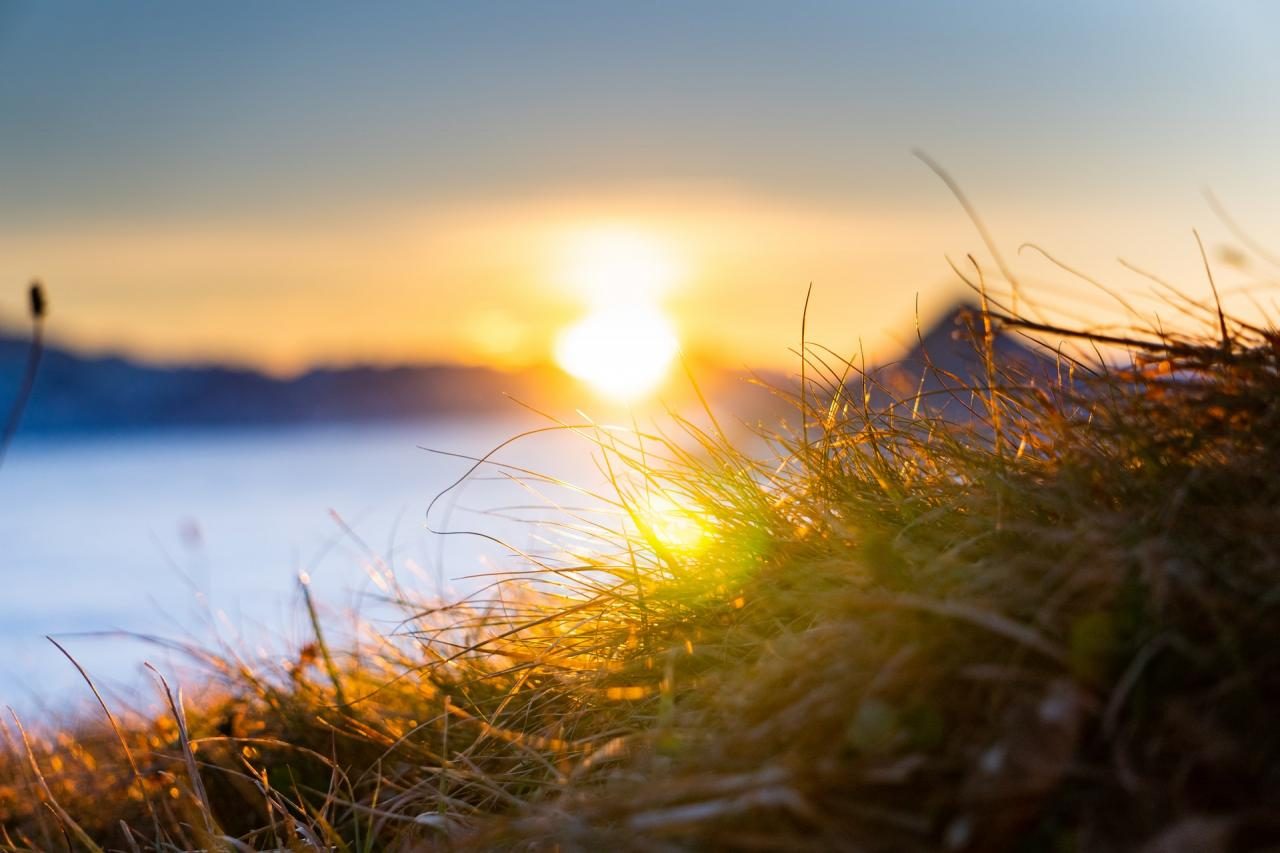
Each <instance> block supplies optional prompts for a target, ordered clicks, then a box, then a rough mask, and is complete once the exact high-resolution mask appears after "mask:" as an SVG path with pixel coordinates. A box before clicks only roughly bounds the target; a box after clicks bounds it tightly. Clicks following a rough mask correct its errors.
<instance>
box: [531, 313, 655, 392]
mask: <svg viewBox="0 0 1280 853" xmlns="http://www.w3.org/2000/svg"><path fill="white" fill-rule="evenodd" d="M678 351H679V343H678V341H677V340H676V334H675V330H674V329H673V328H672V327H671V323H670V322H669V321H668V320H667V318H666V317H664V316H662V314H661V312H659V311H658V310H657V309H656V308H654V307H652V306H645V305H615V306H611V307H603V308H597V309H596V310H594V311H592V312H591V313H590V314H588V315H587V316H586V317H584V318H583V319H582V320H581V321H580V322H578V323H577V324H575V325H573V326H570V327H569V328H568V329H566V330H565V331H564V332H562V333H561V335H560V337H559V339H558V340H557V341H556V362H557V363H558V364H559V365H560V366H561V367H562V368H564V370H565V372H567V373H569V374H571V375H572V376H576V377H577V378H579V379H581V380H583V381H584V382H586V383H588V384H589V385H591V387H592V388H594V389H595V390H596V391H597V392H598V393H600V394H601V395H602V396H605V397H608V398H610V399H612V400H617V401H619V402H624V403H629V402H633V401H635V400H637V399H640V398H642V397H644V396H646V395H647V394H649V393H651V392H652V391H653V390H654V389H655V388H657V387H658V385H659V384H661V382H662V380H663V379H664V378H665V377H666V375H667V371H668V370H669V369H670V367H671V362H672V360H673V359H674V358H675V356H676V353H677V352H678Z"/></svg>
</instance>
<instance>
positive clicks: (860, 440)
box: [0, 303, 1280, 851]
mask: <svg viewBox="0 0 1280 853" xmlns="http://www.w3.org/2000/svg"><path fill="white" fill-rule="evenodd" d="M984 304H985V303H984ZM1187 313H1188V314H1190V315H1197V316H1201V317H1203V318H1204V321H1205V323H1204V325H1203V327H1202V328H1200V329H1198V330H1194V329H1193V330H1192V331H1191V332H1190V333H1187V334H1174V333H1172V332H1165V331H1151V330H1149V331H1146V332H1143V331H1141V330H1136V331H1133V332H1132V333H1126V334H1113V333H1110V332H1109V333H1108V334H1106V335H1101V334H1092V333H1090V332H1089V331H1087V330H1083V331H1082V330H1072V329H1063V328H1056V327H1053V326H1049V325H1045V324H1042V323H1037V322H1032V321H1030V320H1027V319H1025V318H1022V317H1019V316H1016V315H1014V314H1012V313H1009V312H1002V311H1000V310H997V309H996V308H994V307H990V306H987V307H986V309H985V310H981V311H978V312H977V313H976V314H974V315H973V316H972V317H970V318H969V324H968V326H967V329H968V333H969V334H971V336H972V338H973V340H974V345H975V347H977V349H978V352H979V357H978V358H977V359H976V360H975V362H974V364H976V365H977V368H976V369H975V371H974V375H961V374H958V373H954V372H952V373H948V372H947V371H946V370H945V369H943V367H941V366H939V365H937V364H932V363H930V364H928V365H927V366H926V367H925V368H924V369H923V371H922V372H921V373H917V374H912V375H909V376H908V377H907V378H906V381H900V380H901V379H902V377H901V376H899V377H898V378H897V379H894V378H893V377H891V376H890V375H889V374H887V373H877V374H873V375H866V374H864V373H863V372H862V371H861V370H860V369H859V367H858V366H857V365H856V364H855V363H853V362H847V361H844V360H842V359H839V358H838V357H836V356H835V355H834V354H833V353H831V352H829V351H827V350H824V349H821V348H819V347H816V346H814V345H812V344H810V343H809V342H805V345H804V346H803V355H804V361H805V371H804V381H803V383H802V384H801V385H800V386H798V387H795V388H777V389H774V390H775V393H777V394H778V395H779V396H780V397H783V398H785V399H786V400H788V401H789V405H791V406H792V407H793V408H794V410H795V411H794V416H793V417H792V418H791V419H790V422H791V423H792V426H791V427H790V428H788V427H785V426H783V427H781V428H779V429H777V430H774V431H764V432H762V434H761V443H760V444H759V445H752V448H753V449H752V451H751V452H747V451H744V450H743V449H741V448H740V447H737V446H735V445H734V444H733V443H732V442H730V441H729V440H728V439H727V438H726V437H725V434H724V433H723V432H722V431H721V430H720V429H719V427H718V426H716V425H715V421H714V420H712V424H713V426H712V428H709V429H703V428H699V427H697V426H695V425H694V423H693V422H691V421H690V420H686V419H683V418H681V417H679V416H676V415H673V416H672V428H671V433H672V434H671V435H659V434H650V433H643V432H640V431H638V430H630V431H619V430H613V429H606V428H604V427H596V426H592V425H585V426H581V425H564V424H560V425H557V426H556V427H555V428H557V429H572V430H576V431H577V432H579V433H580V434H581V435H583V436H584V437H585V438H586V439H587V440H588V441H590V442H591V443H592V445H593V447H594V448H595V452H596V454H597V456H598V458H599V459H600V464H601V466H602V469H603V470H604V471H606V472H607V473H608V474H609V475H610V478H611V481H612V482H613V484H614V491H613V493H612V494H609V495H606V496H600V497H601V500H602V501H603V502H604V504H605V506H606V507H607V514H605V515H603V516H600V515H593V514H588V513H585V512H582V513H579V512H576V511H573V510H568V509H566V510H565V512H564V516H565V517H564V520H563V522H562V523H561V525H560V529H559V530H558V532H559V533H561V534H564V536H563V537H562V538H564V539H565V540H566V541H571V542H573V543H575V544H572V545H571V546H568V547H563V548H561V549H560V550H558V551H557V552H556V553H555V554H552V555H543V556H536V555H529V554H526V555H524V558H523V559H524V560H525V561H526V563H525V565H524V566H522V568H521V571H520V572H519V573H518V576H513V577H509V578H498V579H496V582H495V583H494V585H492V586H491V587H489V588H488V589H487V590H486V591H485V592H483V593H482V594H480V595H477V596H474V597H472V598H469V599H467V600H465V601H462V602H457V603H451V604H439V603H429V602H415V601H412V600H410V599H408V597H406V600H405V602H404V606H405V608H406V610H405V621H404V623H403V626H402V628H401V630H399V631H396V632H393V633H392V634H389V635H385V636H374V637H371V638H369V639H368V640H367V641H365V642H363V643H362V644H360V645H359V646H358V647H356V648H350V649H347V650H345V651H344V650H342V649H339V648H330V646H329V645H328V644H327V643H326V642H325V640H324V638H323V635H322V634H321V632H320V622H319V619H318V618H317V617H316V615H315V608H314V605H313V604H312V603H311V601H310V597H309V595H308V596H307V606H308V611H309V614H310V615H311V618H312V622H313V626H314V628H315V642H313V643H312V644H310V645H307V646H305V647H303V648H301V649H299V650H298V651H297V653H296V656H295V657H294V658H293V659H292V660H291V661H289V662H288V663H286V664H282V665H280V666H279V667H278V668H277V669H275V670H270V671H263V670H262V669H259V668H253V667H250V666H249V665H247V664H245V663H244V662H243V661H241V660H239V659H238V658H236V657H235V656H234V655H232V654H226V655H219V654H214V653H206V654H207V656H206V664H205V666H206V667H207V668H208V669H209V671H210V673H211V683H212V687H211V688H210V689H209V690H207V691H206V692H205V693H204V694H202V695H200V696H198V697H195V698H194V699H188V700H186V701H185V702H184V700H183V699H181V698H180V697H176V696H175V695H174V694H173V693H172V692H171V691H169V689H168V686H167V685H165V687H164V693H165V698H166V702H167V704H168V705H169V710H170V711H171V713H170V714H167V715H155V716H147V715H143V714H138V713H127V712H126V713H116V714H114V715H113V714H111V713H110V712H107V714H106V716H105V718H104V719H103V720H102V721H96V720H84V721H83V722H82V723H81V724H80V725H79V726H78V727H77V728H75V729H74V730H72V731H64V732H38V731H27V730H24V729H23V728H22V727H21V726H15V727H14V728H13V729H12V730H11V729H10V727H9V725H8V724H5V727H4V731H5V736H6V739H7V740H6V743H7V744H8V746H7V747H6V748H5V749H4V750H3V751H2V752H0V828H2V830H3V831H2V832H0V842H2V844H3V848H4V849H9V850H51V849H76V848H79V847H88V846H90V845H97V846H99V847H101V848H104V849H157V850H180V849H225V850H248V849H336V850H342V851H369V850H388V849H389V850H409V849H432V848H435V847H441V848H450V849H453V848H457V849H495V848H497V849H502V848H519V849H528V848H542V847H556V848H558V849H564V850H591V849H609V848H612V849H618V850H629V849H690V848H695V849H724V848H736V849H824V850H825V849H848V850H936V849H950V850H975V851H976V850H984V851H985V850H1000V849H1055V850H1074V849H1090V850H1106V849H1132V848H1135V847H1141V846H1142V845H1146V844H1149V845H1152V847H1151V849H1184V848H1183V847H1177V846H1176V845H1178V844H1182V845H1184V847H1185V849H1223V850H1225V849H1230V848H1241V849H1242V848H1246V847H1251V846H1254V845H1263V844H1271V843H1277V842H1278V841H1280V821H1278V820H1277V819H1276V817H1275V815H1276V814H1280V729H1277V727H1276V726H1275V724H1274V714H1275V710H1274V709H1275V708H1276V707H1278V706H1280V652H1278V651H1277V650H1278V649H1280V619H1277V618H1276V607H1277V605H1278V604H1280V539H1277V535H1278V534H1277V531H1280V333H1277V332H1276V331H1274V330H1272V329H1267V328H1261V327H1257V326H1253V325H1249V324H1246V323H1243V322H1239V321H1233V320H1231V319H1230V318H1229V317H1227V316H1225V315H1223V314H1221V313H1220V309H1218V308H1217V306H1204V307H1199V306H1187ZM1019 333H1021V334H1025V335H1035V336H1037V337H1039V338H1042V339H1044V340H1045V341H1046V342H1049V343H1056V341H1058V340H1062V339H1073V340H1077V341H1080V342H1081V344H1082V346H1081V347H1080V348H1079V353H1084V352H1088V351H1091V350H1092V349H1093V348H1094V347H1095V346H1099V347H1105V348H1107V350H1108V352H1110V353H1112V354H1113V355H1115V354H1117V353H1118V354H1120V355H1122V356H1123V357H1121V358H1119V359H1113V360H1111V361H1102V360H1100V359H1098V358H1096V357H1093V358H1090V357H1086V356H1084V355H1079V354H1078V355H1077V356H1076V357H1071V356H1068V355H1065V354H1059V355H1057V356H1055V357H1053V358H1049V357H1045V358H1044V359H1043V360H1039V361H1034V362H1033V363H1026V362H1025V361H1023V362H1013V363H1011V362H1006V361H1005V360H1004V359H1003V358H1002V356H1001V350H1000V348H999V347H998V346H997V345H996V339H997V337H998V336H1000V335H1011V334H1019ZM1049 351H1052V350H1049ZM761 447H763V448H766V449H765V450H763V451H761V450H760V448H761ZM602 519H604V520H602ZM304 591H305V587H304ZM86 678H87V676H86ZM91 686H92V685H91ZM95 693H96V691H95ZM102 707H103V710H104V711H107V708H106V705H105V703H104V704H103V706H102ZM12 731H17V732H18V733H19V735H20V736H19V737H18V738H14V736H13V734H12ZM1188 845H1189V846H1188Z"/></svg>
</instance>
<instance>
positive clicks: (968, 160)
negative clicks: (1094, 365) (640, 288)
mask: <svg viewBox="0 0 1280 853" xmlns="http://www.w3.org/2000/svg"><path fill="white" fill-rule="evenodd" d="M1277 36H1280V10H1277V8H1276V7H1274V6H1270V5H1269V4H1265V3H1246V2H1240V3H1231V2H1212V3H1210V2H1204V3H1187V2H1159V3H1155V2H1151V3H1134V2H1116V0H1108V2H1076V3H1070V4H1065V3H1058V4H1049V3H1025V2H982V3H978V2H964V3H961V2H954V3H950V2H949V3H917V2H902V3H874V4H873V3H867V4H856V3H850V2H839V3H834V2H833V3H816V2H792V3H786V4H775V3H755V2H743V0H738V2H724V3H716V2H700V3H687V2H679V3H677V2H670V3H668V2H645V3H607V2H604V3H595V2H593V3H586V2H583V3H577V2H545V3H501V4H499V3H486V2H476V3H466V4H433V3H395V2H386V3H376V4H373V3H362V4H330V3H311V2H308V3H292V2H275V3H269V4H263V3H223V4H174V3H160V2H156V3H136V2H120V3H112V4H102V3H97V2H83V3H81V2H63V0H40V1H39V2H29V3H28V2H16V1H15V0H0V316H3V317H8V318H10V319H11V320H12V319H15V318H17V317H19V316H20V310H21V306H22V298H23V287H24V285H25V283H26V282H27V280H29V279H30V278H31V277H32V276H39V277H41V278H42V279H43V280H44V281H45V283H46V285H47V287H48V289H49V291H50V294H51V298H52V304H53V314H52V317H51V320H50V323H51V334H52V335H54V336H55V337H56V338H58V339H59V340H61V341H63V342H66V343H69V344H73V345H76V346H82V347H87V348H92V349H111V350H121V351H125V352H129V353H133V354H137V355H141V356H145V357H150V358H157V359H164V360H170V361H173V360H190V359H195V360H224V361H233V362H237V363H248V364H254V365H258V366H261V367H264V368H267V369H270V370H274V371H280V372H290V371H295V370H299V369H302V368H304V367H305V366H307V365H310V364H315V363H341V362H351V361H377V362H393V361H405V360H431V361H460V362H467V363H493V364H499V365H519V364H525V363H531V362H537V361H541V360H545V359H547V358H548V357H549V356H550V354H551V352H552V351H553V349H554V346H555V340H556V336H557V334H559V333H560V331H561V330H563V329H564V328H565V327H566V326H567V325H570V324H572V323H574V322H575V321H576V320H578V319H580V318H581V317H582V315H583V314H584V312H586V311H589V310H590V306H589V303H590V302H591V300H592V299H598V298H600V293H599V292H597V293H595V294H594V295H592V294H584V292H583V288H582V286H581V282H575V280H574V279H575V276H574V273H573V269H574V264H575V263H576V261H575V258H578V257H579V256H580V255H581V254H582V252H583V246H584V245H587V246H589V245H591V241H592V240H593V239H596V238H597V237H598V236H599V235H601V234H612V235H619V234H621V235H627V239H629V240H632V241H633V242H636V241H638V242H640V243H643V244H645V245H648V246H652V247H655V248H654V251H655V253H656V254H657V255H660V256H661V257H663V258H665V259H666V260H667V261H668V262H669V263H668V269H667V273H666V280H664V281H663V282H662V286H661V287H660V288H658V289H659V290H660V292H659V293H655V294H654V295H653V299H654V300H656V301H657V302H660V303H661V308H662V311H663V312H665V314H666V315H667V316H669V317H670V319H671V322H672V323H673V325H674V326H675V328H676V329H677V330H678V333H679V339H680V343H681V345H682V346H683V347H684V348H686V349H687V350H689V351H698V352H707V353H711V354H714V355H715V356H716V357H718V358H720V359H721V360H724V361H728V362H732V363H743V364H751V365H759V366H771V365H776V364H783V363H787V362H788V361H789V360H790V359H791V358H792V356H790V355H789V353H788V348H789V347H792V346H794V345H795V344H796V342H797V340H798V337H799V328H800V318H801V312H802V306H803V304H804V299H805V293H806V289H807V288H808V286H809V285H810V283H812V285H813V297H812V305H811V308H810V316H809V327H810V332H809V334H810V337H811V338H814V339H818V340H821V341H823V342H824V343H827V344H828V345H830V346H832V347H833V348H835V349H839V350H845V351H851V350H855V349H857V348H859V347H868V348H870V349H871V350H872V351H873V352H879V351H883V350H887V349H890V348H892V347H893V346H895V345H896V343H898V342H901V341H902V340H904V339H905V336H907V335H909V334H910V326H911V323H912V321H913V317H914V315H915V314H916V311H917V304H918V305H919V310H920V312H921V313H922V315H924V317H925V318H926V319H927V318H928V317H929V316H930V315H931V314H934V313H937V312H939V311H941V310H943V308H944V307H945V306H946V305H947V304H948V303H949V302H950V301H951V300H953V299H955V298H956V297H957V296H959V295H960V294H961V293H962V292H963V290H962V286H961V285H960V284H959V283H958V280H957V278H956V276H955V275H954V274H953V273H952V272H951V270H950V267H949V266H948V261H947V259H948V258H951V259H952V260H953V261H957V262H959V263H962V264H963V263H967V261H965V260H964V259H965V256H966V254H967V253H974V254H975V256H977V258H978V259H979V261H980V263H982V264H983V265H984V268H986V269H987V270H988V271H989V272H990V273H991V274H992V276H993V277H994V276H995V268H994V266H993V265H992V263H991V261H990V258H989V257H988V256H987V255H986V254H985V252H984V250H983V246H982V243H981V241H980V240H979V238H978V235H977V234H976V233H975V231H974V229H973V227H972V226H971V224H970V223H969V221H968V219H967V218H966V217H965V214H964V212H963V211H962V210H961V208H960V206H959V205H958V204H957V202H956V200H955V199H954V198H953V197H952V195H951V194H950V193H949V191H948V190H947V188H946V187H945V186H944V185H943V183H942V182H941V181H940V180H939V179H938V177H937V176H936V175H934V174H933V173H932V172H931V171H930V170H929V169H928V168H926V167H925V165H924V164H923V163H922V162H921V161H920V160H918V159H916V158H915V157H913V155H912V151H913V149H917V148H918V149H922V150H924V151H926V152H928V153H929V155H931V156H932V157H933V158H935V159H936V160H937V161H938V162H940V163H942V164H943V165H944V166H945V167H946V168H947V170H948V171H949V172H950V173H951V174H952V175H953V176H954V177H955V178H956V179H957V180H958V181H959V182H960V183H961V184H962V185H963V187H964V188H965V191H966V192H967V194H968V195H969V197H970V198H971V200H972V201H973V203H974V204H975V206H976V207H977V209H978V210H979V211H980V213H981V215H982V217H983V218H984V219H985V221H986V222H987V225H988V226H989V227H990V229H991V231H992V233H993V234H995V235H996V240H997V243H998V245H999V247H1000V250H1001V251H1002V253H1003V254H1004V255H1005V256H1006V257H1007V258H1008V259H1009V261H1010V263H1011V265H1012V268H1013V269H1014V270H1015V274H1016V275H1017V277H1018V278H1019V280H1020V281H1021V282H1022V283H1023V290H1024V295H1026V296H1027V297H1028V298H1031V299H1033V300H1034V301H1037V302H1039V303H1040V304H1042V305H1043V306H1044V308H1045V310H1046V311H1049V312H1055V311H1056V312H1067V313H1070V312H1074V315H1075V316H1078V317H1083V318H1086V319H1091V320H1093V319H1098V318H1101V317H1104V316H1110V314H1108V312H1113V307H1114V303H1111V302H1110V301H1109V297H1106V296H1105V295H1104V294H1102V293H1101V291H1099V290H1097V289H1096V288H1091V287H1089V286H1086V285H1083V284H1082V283H1081V282H1080V281H1078V280H1073V279H1072V278H1071V277H1070V276H1068V275H1066V274H1064V273H1062V272H1061V271H1059V270H1056V269H1055V268H1054V267H1053V266H1052V265H1051V264H1050V263H1049V262H1048V261H1046V260H1045V259H1044V258H1043V257H1040V256H1038V255H1036V254H1035V253H1034V252H1030V251H1026V250H1024V251H1021V252H1019V251H1018V248H1019V246H1020V245H1021V244H1023V243H1024V242H1027V241H1030V242H1034V243H1036V244H1039V245H1042V246H1044V247H1045V248H1048V249H1049V250H1050V251H1052V252H1053V253H1054V254H1055V255H1056V256H1058V257H1060V258H1062V259H1063V260H1064V261H1067V262H1068V263H1070V264H1072V265H1073V266H1075V267H1077V268H1079V269H1081V270H1082V271H1086V272H1087V273H1088V274H1089V275H1091V276H1096V277H1098V278H1099V279H1103V280H1104V281H1106V282H1107V283H1108V284H1109V285H1111V286H1113V287H1115V288H1116V289H1118V290H1121V291H1123V292H1126V293H1130V292H1134V293H1139V294H1143V293H1146V292H1147V291H1148V290H1149V285H1150V283H1149V282H1148V281H1146V280H1145V279H1142V278H1141V277H1140V276H1137V275H1136V274H1134V273H1132V272H1130V271H1128V270H1126V269H1124V268H1123V267H1121V266H1120V265H1119V264H1118V263H1117V258H1121V257H1123V258H1125V259H1127V260H1129V261H1130V262H1132V263H1134V264H1136V265H1138V266H1141V267H1142V268H1144V269H1147V270H1149V271H1151V272H1153V273H1155V274H1157V275H1160V276H1162V277H1164V278H1167V279H1169V280H1171V281H1173V282H1175V283H1178V284H1179V285H1180V286H1183V287H1185V288H1186V289H1187V290H1188V291H1189V292H1192V293H1201V292H1203V286H1204V280H1203V279H1204V277H1203V270H1202V265H1201V261H1200V256H1199V254H1198V249H1197V247H1196V243H1195V239H1194V237H1193V235H1192V229H1200V231H1201V233H1203V234H1204V236H1205V241H1206V244H1207V245H1208V246H1209V248H1210V250H1211V254H1213V255H1214V259H1215V263H1218V259H1219V255H1220V253H1221V249H1222V246H1223V245H1225V244H1226V243H1228V242H1230V241H1231V240H1232V235H1231V233H1230V229H1229V228H1227V227H1226V225H1225V224H1224V222H1223V221H1222V219H1221V218H1220V217H1219V216H1218V215H1217V214H1215V212H1214V211H1213V209H1212V207H1211V206H1210V205H1209V204H1208V203H1207V201H1206V199H1205V195H1204V192H1205V190H1206V188H1209V189H1211V190H1212V191H1213V192H1214V193H1215V194H1216V195H1217V197H1219V198H1220V199H1221V200H1222V202H1223V204H1224V205H1226V207H1227V208H1228V209H1229V211H1230V214H1231V216H1232V217H1233V218H1234V219H1235V220H1236V221H1238V222H1239V223H1241V225H1242V226H1243V227H1245V228H1246V229H1247V230H1248V231H1249V232H1250V233H1251V234H1252V235H1253V236H1254V237H1255V238H1256V239H1257V240H1258V241H1259V242H1261V243H1263V244H1266V245H1271V246H1276V247H1280V212H1277V209H1276V206H1275V205H1274V203H1273V200H1274V199H1275V198H1277V197H1280V170H1278V169H1277V168H1276V160H1275V157H1276V152H1277V151H1280V111H1277V110H1276V109H1275V107H1276V104H1277V100H1278V96H1280V53H1278V52H1277V51H1276V50H1275V49H1274V46H1275V44H1276V43H1277ZM593 235H594V236H593ZM1221 265H1222V266H1230V265H1227V264H1225V263H1222V264H1221ZM1221 275H1222V277H1223V279H1222V281H1221V282H1220V283H1223V284H1224V289H1226V290H1233V289H1235V288H1237V287H1242V286H1245V285H1249V286H1253V285H1254V284H1256V283H1258V282H1263V281H1266V280H1268V276H1269V275H1270V268H1269V267H1267V265H1266V263H1265V261H1261V260H1254V261H1251V262H1250V264H1249V265H1248V266H1246V267H1243V268H1239V267H1230V268H1228V269H1223V270H1222V271H1221ZM602 276H603V280H601V281H599V282H596V283H595V284H593V285H592V287H594V288H596V289H597V291H600V290H603V291H609V290H610V288H614V289H615V290H621V289H625V288H626V287H628V286H629V284H628V281H627V276H625V275H623V276H612V275H610V274H609V273H608V271H606V272H605V273H603V274H602ZM994 280H995V279H994V278H993V281H994ZM1268 298H1269V297H1268Z"/></svg>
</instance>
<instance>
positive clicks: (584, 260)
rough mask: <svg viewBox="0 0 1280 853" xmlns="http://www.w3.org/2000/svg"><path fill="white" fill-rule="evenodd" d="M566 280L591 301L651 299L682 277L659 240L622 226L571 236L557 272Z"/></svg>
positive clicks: (608, 302)
mask: <svg viewBox="0 0 1280 853" xmlns="http://www.w3.org/2000/svg"><path fill="white" fill-rule="evenodd" d="M562 274H563V276H564V278H565V280H566V282H567V283H568V284H569V285H570V286H572V287H573V288H574V290H576V291H577V292H578V293H579V294H580V295H581V296H582V297H583V298H585V299H587V300H588V301H589V302H590V303H591V304H593V305H596V306H601V307H604V306H608V305H617V304H619V303H629V304H652V303H653V302H655V301H656V300H658V299H659V298H660V297H662V296H663V295H664V294H665V293H666V292H667V291H669V290H670V289H671V288H672V287H673V286H674V285H675V284H676V281H677V280H678V279H679V278H680V277H681V269H680V265H679V264H678V263H677V262H676V259H675V257H674V255H673V254H672V253H671V251H670V250H669V248H668V247H667V246H665V245H663V243H662V242H660V241H658V240H656V239H654V238H653V237H652V236H650V235H648V234H644V233H642V232H639V231H632V230H628V229H625V228H595V229H592V230H588V231H585V232H582V233H580V234H577V235H575V236H574V237H573V239H572V240H571V242H570V244H569V247H568V252H567V255H566V258H565V268H564V270H563V272H562Z"/></svg>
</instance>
